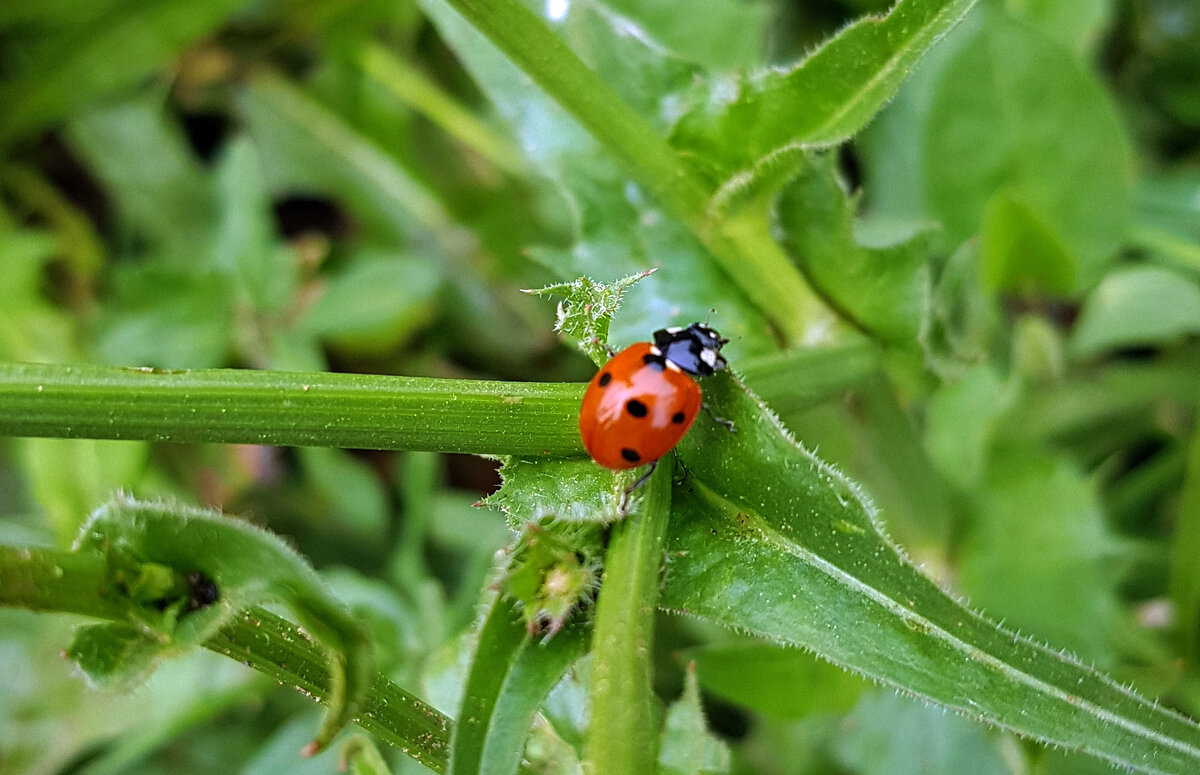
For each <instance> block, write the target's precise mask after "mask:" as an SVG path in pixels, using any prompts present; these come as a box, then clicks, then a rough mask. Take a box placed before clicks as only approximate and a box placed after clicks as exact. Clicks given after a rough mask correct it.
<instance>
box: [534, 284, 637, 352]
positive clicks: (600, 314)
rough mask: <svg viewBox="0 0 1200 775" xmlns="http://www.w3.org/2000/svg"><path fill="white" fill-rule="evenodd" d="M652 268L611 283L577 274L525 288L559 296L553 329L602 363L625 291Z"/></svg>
mask: <svg viewBox="0 0 1200 775" xmlns="http://www.w3.org/2000/svg"><path fill="white" fill-rule="evenodd" d="M654 271H655V270H653V269H647V270H646V271H644V272H638V273H637V274H631V275H627V276H625V277H622V278H621V279H619V280H616V281H614V282H611V283H600V282H596V281H594V280H591V279H589V278H587V277H580V278H577V279H575V280H572V281H571V282H568V283H555V284H554V285H547V286H546V287H545V288H537V289H534V290H528V291H526V293H534V294H537V295H539V296H562V297H564V298H563V300H562V301H560V302H559V303H558V316H557V319H556V320H555V321H554V330H555V331H557V332H558V333H560V334H563V335H565V336H569V337H571V338H572V339H574V340H575V341H576V342H578V343H579V348H580V349H581V350H583V352H584V353H585V354H586V355H587V356H588V357H589V358H591V359H592V361H593V362H594V363H595V364H596V365H597V366H601V365H603V364H604V362H605V361H606V360H608V351H607V350H606V349H605V345H607V344H608V328H609V326H610V325H611V324H612V318H613V315H615V314H616V312H617V309H618V308H620V306H621V297H622V296H624V294H625V291H626V290H628V289H629V288H631V287H633V286H634V285H635V284H637V283H638V282H640V281H642V280H644V279H646V278H647V277H649V276H650V275H652V274H653V273H654Z"/></svg>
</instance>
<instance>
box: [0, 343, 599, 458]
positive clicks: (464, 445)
mask: <svg viewBox="0 0 1200 775" xmlns="http://www.w3.org/2000/svg"><path fill="white" fill-rule="evenodd" d="M582 395H583V386H582V385H574V384H542V383H517V382H488V381H480V380H445V379H429V378H422V377H388V376H378V375H361V374H329V373H301V372H279V371H244V370H234V369H213V370H200V371H174V372H171V371H156V370H150V369H129V368H110V367H101V366H62V365H47V364H0V435H6V436H49V437H58V438H95V439H141V440H149V441H178V442H217V443H228V444H273V445H284V446H326V447H344V448H355V449H410V450H430V451H436V452H468V453H481V454H494V455H527V456H534V457H537V456H565V455H576V454H582V452H583V449H582V446H581V444H580V441H579V431H578V428H577V417H578V413H579V401H580V399H581V397H582Z"/></svg>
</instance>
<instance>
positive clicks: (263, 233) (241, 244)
mask: <svg viewBox="0 0 1200 775" xmlns="http://www.w3.org/2000/svg"><path fill="white" fill-rule="evenodd" d="M214 177H215V185H216V194H217V208H218V213H217V219H218V220H217V236H216V240H215V241H216V248H215V249H216V255H217V261H218V263H219V265H220V266H221V267H222V268H224V269H225V270H226V271H228V272H229V273H230V274H231V275H232V276H233V277H234V278H235V279H236V281H237V287H238V290H239V292H240V293H241V294H242V295H243V296H244V297H245V298H246V299H248V300H249V302H250V304H251V305H252V306H253V307H254V309H256V310H258V311H261V312H275V311H280V310H283V309H284V308H285V307H286V306H287V305H288V304H289V303H290V302H291V301H292V297H293V296H294V295H295V293H296V291H297V290H298V287H299V284H300V273H299V262H298V261H297V259H296V256H295V255H294V254H293V253H292V252H291V251H290V250H287V249H286V248H284V246H283V245H282V244H280V241H279V239H278V237H277V236H276V234H275V222H274V214H273V213H272V211H271V198H270V196H269V194H268V192H267V188H266V180H265V178H264V173H263V169H262V160H261V159H260V158H259V153H258V149H257V148H255V146H254V144H253V143H252V142H251V141H250V139H249V137H247V136H246V135H238V136H236V137H235V138H233V139H232V140H230V141H229V143H228V144H227V145H226V147H225V149H224V152H223V153H222V154H221V157H220V158H219V159H218V160H217V165H216V170H215V175H214Z"/></svg>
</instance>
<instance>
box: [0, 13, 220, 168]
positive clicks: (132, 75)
mask: <svg viewBox="0 0 1200 775" xmlns="http://www.w3.org/2000/svg"><path fill="white" fill-rule="evenodd" d="M243 4H244V3H243V2H242V0H215V1H214V2H206V3H193V2H189V1H188V0H156V2H150V3H141V2H125V3H120V4H119V5H120V7H114V6H115V5H116V4H112V3H110V4H109V8H107V9H106V10H107V11H108V12H107V13H105V14H103V15H101V17H100V18H98V19H92V20H90V21H89V22H88V23H84V24H78V25H72V27H71V28H70V29H69V31H68V32H67V33H66V34H64V35H61V36H59V37H58V38H56V39H53V40H51V41H50V42H49V43H48V44H47V45H44V46H41V47H39V48H37V49H35V52H34V56H32V57H30V59H29V61H27V62H26V63H25V64H26V66H25V67H24V68H23V71H22V72H19V73H18V74H17V75H16V77H11V78H9V79H8V81H7V83H6V84H5V85H4V86H3V87H0V104H3V105H4V122H3V124H0V145H4V144H5V143H7V142H8V141H10V140H11V139H12V138H14V137H16V136H18V135H20V134H24V133H27V132H32V131H35V130H37V129H39V128H41V127H43V126H45V125H46V124H49V123H51V122H53V121H55V120H57V119H59V118H61V117H63V116H65V115H67V114H68V113H69V112H71V111H73V110H77V109H78V108H80V107H81V106H83V105H86V104H87V103H88V102H90V101H92V100H94V99H96V98H97V97H99V96H102V95H104V94H108V93H111V92H114V91H118V90H120V89H123V88H125V87H128V86H130V85H132V84H134V83H136V82H137V81H138V80H140V79H141V78H143V77H144V76H146V75H147V74H149V73H152V72H153V71H154V70H155V69H156V68H159V67H162V66H164V65H165V64H167V63H168V62H169V61H170V60H171V58H172V57H174V56H175V55H176V54H178V52H179V51H181V50H182V49H183V48H184V47H185V46H187V45H188V44H189V43H191V42H192V41H193V40H195V39H197V38H199V37H201V36H202V35H204V34H206V33H208V32H209V31H210V30H212V29H214V28H215V27H216V26H217V25H219V24H220V23H221V22H223V21H224V20H225V19H226V17H228V16H229V15H230V14H231V13H232V12H233V11H234V10H235V9H237V8H240V7H241V6H242V5H243ZM84 15H85V16H86V15H87V12H86V11H85V12H84Z"/></svg>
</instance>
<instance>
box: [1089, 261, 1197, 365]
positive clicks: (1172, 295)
mask: <svg viewBox="0 0 1200 775" xmlns="http://www.w3.org/2000/svg"><path fill="white" fill-rule="evenodd" d="M1196 334H1200V284H1197V283H1196V281H1195V280H1194V279H1193V278H1192V277H1189V276H1187V275H1185V274H1183V273H1181V272H1176V271H1172V270H1170V269H1164V268H1161V267H1155V266H1132V267H1127V268H1124V269H1120V270H1117V271H1114V272H1112V273H1111V274H1109V275H1107V276H1106V277H1105V278H1104V279H1103V280H1101V281H1100V284H1099V285H1097V286H1096V288H1095V290H1093V291H1092V293H1091V294H1090V295H1088V297H1087V299H1086V300H1085V301H1084V303H1083V309H1082V310H1081V311H1080V313H1079V320H1078V321H1076V323H1075V328H1074V329H1073V330H1072V331H1071V338H1070V340H1069V347H1070V351H1071V354H1072V355H1073V356H1075V357H1076V358H1089V357H1093V356H1096V355H1100V354H1101V353H1103V352H1104V351H1106V350H1111V349H1116V348H1120V347H1153V346H1162V345H1170V344H1172V343H1175V342H1178V341H1180V340H1182V339H1183V338H1184V337H1186V336H1188V335H1193V336H1194V335H1196Z"/></svg>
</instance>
